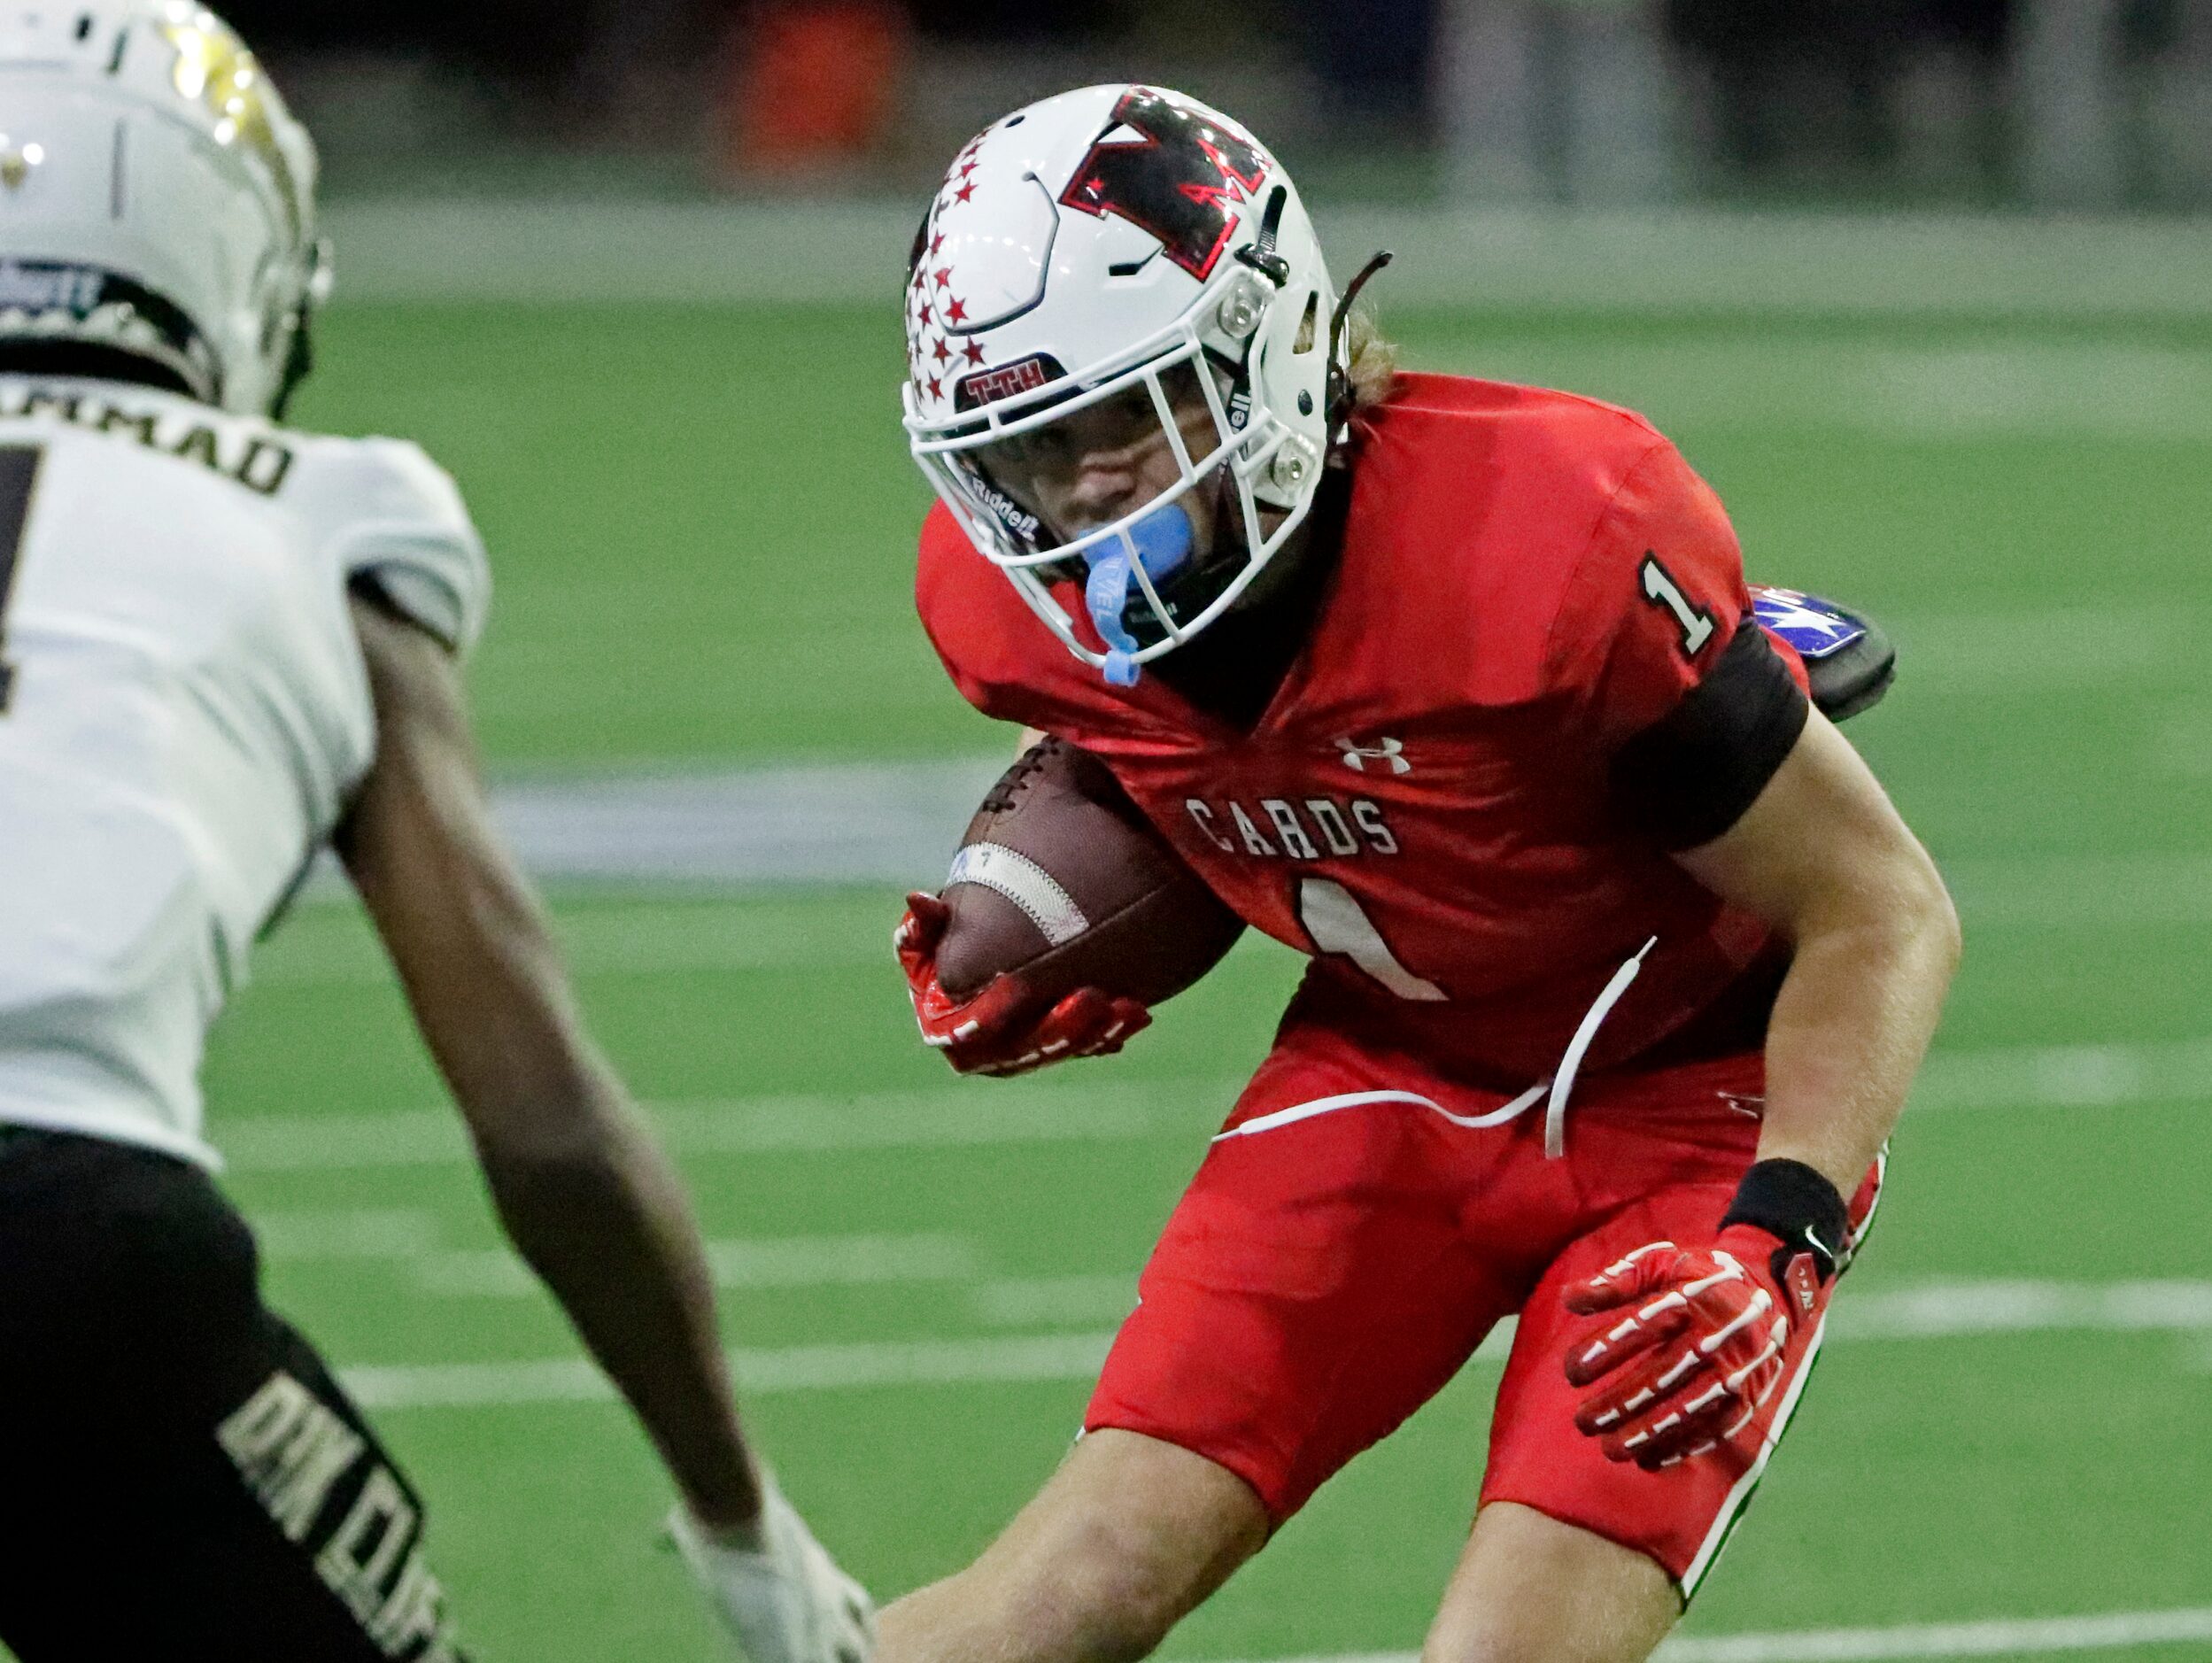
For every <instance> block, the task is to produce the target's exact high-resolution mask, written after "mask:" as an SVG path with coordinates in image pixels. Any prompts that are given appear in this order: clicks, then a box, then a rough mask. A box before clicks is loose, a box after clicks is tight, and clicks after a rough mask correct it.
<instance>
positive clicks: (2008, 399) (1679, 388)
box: [1436, 336, 2212, 442]
mask: <svg viewBox="0 0 2212 1663" xmlns="http://www.w3.org/2000/svg"><path fill="white" fill-rule="evenodd" d="M1465 352H1466V349H1465V348H1458V349H1456V350H1455V349H1453V348H1447V349H1446V350H1445V351H1444V352H1442V354H1441V356H1440V357H1439V358H1438V360H1437V364H1436V367H1438V368H1465V369H1472V370H1473V373H1475V374H1477V375H1489V376H1494V377H1498V378H1501V379H1504V380H1508V381H1526V382H1535V383H1538V384H1541V385H1544V386H1553V387H1565V388H1566V389H1568V390H1570V391H1575V392H1581V393H1592V394H1595V395H1597V397H1599V398H1605V399H1607V400H1609V401H1611V402H1613V403H1617V404H1625V405H1629V406H1633V407H1635V408H1636V409H1638V410H1641V411H1643V412H1644V414H1648V415H1649V416H1651V419H1652V420H1653V421H1655V422H1658V423H1659V425H1660V426H1661V427H1662V428H1664V429H1667V430H1668V431H1670V432H1672V431H1674V430H1675V429H1682V428H1698V429H1744V428H1756V429H1760V431H1771V430H1773V429H1776V428H1784V429H1790V428H1794V429H1815V430H1827V431H1834V430H1836V429H1845V430H1849V431H1854V432H1860V433H1868V434H1871V435H1874V436H1875V437H1881V438H1886V439H1891V440H1897V439H1906V440H1913V441H1926V440H1930V439H1935V440H1943V439H1961V438H1962V439H1978V438H2022V437H2024V438H2041V437H2053V436H2057V435H2067V436H2078V437H2084V438H2091V439H2131V438H2140V439H2150V440H2164V441H2168V442H2171V441H2175V440H2180V441H2184V442H2185V441H2186V440H2188V439H2190V438H2203V437H2212V353H2208V352H2204V351H2202V350H2200V349H2196V348H2191V347H2179V346H2164V345H2150V344H2123V343H2117V342H2112V341H2062V340H2052V339H2048V338H2046V339H2013V340H2006V341H1996V342H1987V343H1971V344H1959V343H1949V344H1934V345H1924V346H1916V345H1899V344H1893V343H1883V342H1879V341H1875V340H1871V339H1857V340H1852V339H1841V340H1839V339H1834V338H1829V339H1821V338H1797V339H1790V338H1774V337H1769V336H1758V337H1751V336H1746V337H1743V338H1740V339H1737V340H1735V341H1713V340H1706V341H1701V342H1699V343H1698V344H1697V345H1696V346H1695V347H1693V348H1685V346H1684V345H1683V344H1682V343H1681V342H1680V341H1646V342H1638V341H1624V340H1620V339H1617V338H1608V339H1605V340H1603V341H1601V342H1597V343H1595V344H1592V343H1588V342H1576V341H1574V340H1572V339H1562V338H1559V337H1558V336H1524V337H1522V338H1520V339H1518V340H1511V339H1498V338H1496V337H1489V336H1486V337H1484V338H1483V339H1481V342H1480V344H1479V346H1478V347H1477V348H1476V349H1475V352H1476V354H1477V356H1479V360H1480V361H1479V363H1477V362H1476V361H1475V360H1474V359H1473V358H1469V357H1464V356H1463V354H1464V353H1465Z"/></svg>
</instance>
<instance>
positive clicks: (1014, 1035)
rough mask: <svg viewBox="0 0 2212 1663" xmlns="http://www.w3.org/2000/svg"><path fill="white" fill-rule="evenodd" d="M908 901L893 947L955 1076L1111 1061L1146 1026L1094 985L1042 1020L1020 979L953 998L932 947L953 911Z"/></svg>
mask: <svg viewBox="0 0 2212 1663" xmlns="http://www.w3.org/2000/svg"><path fill="white" fill-rule="evenodd" d="M906 900H907V910H906V916H905V917H902V918H901V919H900V920H899V927H898V928H897V929H896V930H895V931H893V932H892V936H891V941H892V945H893V948H896V949H897V951H898V955H899V968H900V970H901V971H903V972H904V973H905V975H906V983H907V993H908V994H909V997H911V998H912V999H913V1001H914V1019H915V1021H916V1022H917V1023H918V1024H919V1025H920V1026H921V1030H922V1038H923V1040H924V1041H925V1042H926V1043H927V1044H929V1045H932V1046H933V1047H935V1048H937V1049H938V1050H940V1051H942V1052H943V1053H944V1054H945V1060H946V1061H947V1062H948V1063H950V1064H952V1065H953V1067H954V1069H955V1070H956V1071H958V1072H960V1073H963V1074H1025V1073H1027V1072H1028V1071H1030V1070H1031V1069H1033V1068H1042V1067H1044V1066H1045V1065H1046V1064H1048V1063H1060V1062H1065V1061H1066V1060H1067V1059H1068V1058H1070V1057H1076V1056H1111V1055H1112V1054H1113V1053H1114V1052H1116V1051H1118V1050H1119V1049H1121V1048H1122V1047H1123V1046H1124V1045H1125V1044H1126V1043H1127V1042H1128V1040H1129V1039H1130V1037H1131V1036H1132V1035H1133V1034H1136V1033H1140V1032H1141V1031H1142V1030H1143V1029H1144V1028H1146V1027H1147V1026H1149V1025H1150V1024H1151V1021H1152V1017H1151V1014H1150V1013H1149V1011H1147V1010H1146V1009H1145V1008H1144V1007H1143V1006H1142V1005H1141V1004H1139V1003H1138V1002H1136V1001H1135V1000H1133V999H1123V998H1118V997H1116V996H1114V995H1112V994H1104V993H1102V992H1100V991H1099V990H1098V989H1097V988H1095V987H1082V988H1078V989H1077V990H1076V991H1075V992H1074V993H1071V994H1068V995H1067V996H1066V997H1065V998H1063V999H1062V1000H1061V1001H1060V1002H1059V1003H1057V1004H1056V1005H1054V1006H1053V1007H1052V1008H1051V1009H1048V1010H1047V1011H1045V1012H1044V1013H1043V1014H1042V1015H1041V1016H1040V1015H1038V1014H1037V1009H1036V1005H1037V1002H1036V1000H1035V998H1034V997H1033V995H1032V994H1031V993H1030V990H1029V986H1028V985H1027V984H1026V983H1025V981H1024V980H1023V979H1022V978H1021V977H1020V976H1018V975H1007V974H1001V975H998V976H994V977H993V978H991V979H990V980H989V981H988V982H986V984H984V986H982V987H981V988H980V989H978V991H977V992H975V993H973V994H970V995H969V996H968V997H967V998H965V999H961V1000H955V998H954V997H953V996H952V995H951V994H948V993H947V992H946V991H945V989H944V987H943V986H941V985H940V983H939V982H938V979H937V944H938V942H939V941H940V940H941V939H942V938H943V936H944V933H945V925H946V924H947V921H948V920H949V919H950V918H951V917H952V910H951V909H950V908H948V907H947V906H946V904H945V903H944V902H943V901H940V900H939V899H938V898H937V897H936V896H935V895H929V894H923V893H914V894H910V895H909V896H908V897H907V898H906Z"/></svg>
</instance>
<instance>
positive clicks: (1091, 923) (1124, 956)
mask: <svg viewBox="0 0 2212 1663" xmlns="http://www.w3.org/2000/svg"><path fill="white" fill-rule="evenodd" d="M942 893H943V897H944V901H945V904H946V905H947V907H948V908H949V909H951V913H952V917H951V918H950V920H949V922H947V924H946V926H945V933H944V936H943V938H942V939H941V940H940V941H939V943H938V947H937V979H938V981H939V983H940V986H943V988H944V989H945V991H946V992H947V993H948V994H951V995H952V996H953V997H954V998H955V999H964V998H966V997H968V995H970V994H973V993H976V992H978V991H979V990H980V989H981V988H982V987H983V986H985V985H986V983H988V982H989V981H990V979H991V978H993V977H994V976H996V975H998V974H1000V973H1001V972H1002V971H1020V972H1021V973H1022V977H1023V979H1024V980H1025V982H1026V983H1027V984H1028V986H1029V988H1030V991H1031V994H1032V996H1033V1001H1034V1002H1036V1003H1037V1004H1038V1005H1040V1006H1050V1005H1052V1004H1054V1003H1056V1002H1058V1001H1059V1000H1061V999H1062V998H1064V997H1065V996H1066V995H1067V994H1071V993H1073V992H1074V991H1075V990H1076V989H1078V988H1079V987H1095V988H1098V989H1099V990H1100V991H1101V992H1103V993H1108V994H1119V995H1121V996H1123V997H1125V998H1129V999H1134V1000H1136V1001H1137V1002H1140V1003H1141V1004H1146V1005H1156V1004H1157V1003H1159V1002H1160V1001H1162V1000H1163V999H1168V998H1172V997H1173V996H1174V995H1175V994H1179V993H1181V992H1182V991H1183V989H1184V988H1186V987H1187V986H1190V985H1191V984H1192V983H1193V982H1195V981H1196V980H1197V979H1198V978H1200V977H1201V976H1203V975H1204V974H1205V973H1206V972H1207V971H1210V970H1211V969H1212V968H1213V967H1214V966H1215V965H1216V964H1218V963H1220V962H1221V959H1222V956H1223V955H1225V954H1226V953H1227V952H1228V950H1229V948H1230V947H1231V946H1232V945H1233V944H1234V942H1235V940H1236V939H1237V937H1238V936H1239V935H1240V934H1241V933H1242V932H1243V929H1244V923H1243V920H1241V918H1239V917H1237V916H1236V915H1235V914H1234V913H1233V912H1231V911H1230V910H1229V909H1227V908H1226V907H1225V906H1223V905H1222V904H1221V902H1220V901H1217V900H1216V899H1215V898H1214V895H1213V892H1212V891H1210V890H1209V889H1208V888H1207V887H1206V886H1205V885H1204V884H1203V883H1201V882H1200V881H1199V879H1198V878H1197V876H1196V874H1195V873H1194V872H1192V870H1190V868H1189V867H1187V866H1186V865H1184V864H1183V861H1182V857H1181V856H1179V855H1177V854H1176V853H1175V851H1174V849H1173V847H1172V846H1171V845H1170V844H1169V843H1168V841H1167V839H1164V838H1163V837H1162V836H1161V835H1160V834H1159V833H1158V832H1156V831H1155V830H1154V829H1153V827H1152V824H1151V823H1150V822H1149V821H1148V820H1147V819H1146V818H1145V817H1144V814H1143V811H1142V810H1141V809H1140V808H1138V807H1137V805H1136V804H1135V803H1133V802H1132V801H1130V800H1129V797H1128V794H1127V793H1125V792H1124V791H1123V790H1122V788H1121V786H1120V785H1119V784H1118V782H1117V781H1116V780H1115V778H1114V777H1113V774H1112V772H1111V771H1110V770H1109V769H1108V768H1107V767H1106V765H1105V764H1104V763H1103V762H1100V761H1099V760H1098V759H1097V758H1096V757H1094V756H1093V755H1091V754H1089V753H1088V752H1086V751H1084V750H1081V749H1079V747H1077V746H1072V745H1070V744H1067V743H1066V742H1065V741H1063V740H1061V739H1041V740H1040V741H1039V742H1038V743H1037V744H1036V745H1034V746H1031V747H1030V749H1029V750H1028V751H1026V752H1025V753H1024V754H1023V755H1022V758H1021V760H1020V761H1019V762H1016V763H1015V764H1014V766H1013V767H1011V768H1009V769H1008V770H1006V772H1005V773H1004V774H1003V775H1002V776H1001V777H1000V778H999V782H998V784H997V785H994V786H992V787H991V790H990V793H989V794H988V795H986V797H985V798H984V800H983V803H982V806H981V807H980V808H978V809H977V810H976V814H975V818H974V819H972V820H971V821H970V822H969V823H968V832H967V835H966V836H965V837H963V839H961V848H960V853H959V855H957V856H955V859H954V861H953V870H952V876H951V878H949V879H948V880H947V883H946V886H945V888H944V890H943V892H942Z"/></svg>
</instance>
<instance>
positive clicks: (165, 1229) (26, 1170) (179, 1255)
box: [0, 1125, 460, 1663]
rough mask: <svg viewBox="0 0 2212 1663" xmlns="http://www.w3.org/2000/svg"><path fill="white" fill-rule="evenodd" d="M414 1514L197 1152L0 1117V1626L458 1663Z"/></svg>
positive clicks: (128, 1649) (41, 1657) (22, 1653)
mask: <svg viewBox="0 0 2212 1663" xmlns="http://www.w3.org/2000/svg"><path fill="white" fill-rule="evenodd" d="M421 1535H422V1505H421V1504H420V1503H419V1502H418V1501H417V1499H416V1497H415V1495H414V1491H413V1490H412V1489H410V1488H409V1487H408V1485H407V1482H406V1480H405V1479H404V1478H402V1477H401V1476H400V1474H399V1473H398V1470H397V1469H396V1468H395V1467H394V1466H392V1463H391V1458H389V1457H388V1456H387V1455H386V1454H385V1453H384V1450H383V1448H382V1446H381V1445H380V1444H379V1443H377V1441H376V1437H375V1434H374V1433H372V1432H371V1431H370V1430H369V1428H368V1427H367V1423H366V1422H364V1421H363V1420H362V1419H361V1416H360V1412H358V1411H357V1410H356V1409H355V1408H354V1407H353V1405H352V1404H351V1403H349V1402H348V1401H347V1400H346V1397H345V1395H344V1392H342V1391H341V1390H340V1389H339V1388H338V1384H337V1382H336V1381H335V1380H333V1379H332V1378H331V1375H330V1371H329V1369H328V1368H327V1367H325V1366H324V1365H323V1363H322V1360H321V1358H320V1357H317V1356H316V1355H315V1353H314V1350H313V1348H312V1347H310V1346H309V1345H308V1343H307V1342H306V1341H305V1340H304V1339H302V1338H301V1337H300V1336H299V1334H298V1333H296V1332H295V1331H294V1330H293V1329H292V1328H291V1327H290V1325H288V1324H287V1323H286V1322H284V1320H283V1319H282V1318H280V1317H278V1316H277V1315H276V1314H275V1312H273V1311H270V1310H269V1309H268V1308H267V1306H265V1305H264V1304H263V1303H261V1296H260V1286H259V1257H258V1256H257V1253H256V1250H255V1248H254V1242H253V1237H252V1234H251V1232H250V1231H249V1230H248V1229H247V1228H246V1226H245V1223H244V1220H243V1219H241V1218H239V1216H238V1214H237V1213H236V1211H235V1210H233V1209H232V1207H231V1206H230V1204H229V1203H228V1202H227V1201H225V1200H224V1199H223V1197H222V1195H221V1194H220V1192H219V1191H218V1190H217V1189H216V1187H215V1186H214V1185H213V1182H212V1181H210V1180H209V1179H208V1177H207V1175H206V1174H205V1172H201V1171H200V1170H199V1169H198V1168H197V1167H196V1166H193V1165H190V1164H188V1163H186V1162H183V1161H180V1160H173V1159H171V1158H170V1157H168V1156H163V1155H159V1154H155V1153H152V1152H151V1151H149V1150H144V1149H134V1148H131V1147H129V1146H127V1145H123V1144H119V1143H112V1142H105V1141H100V1140H98V1139H94V1138H84V1137H77V1136H73V1135H69V1134H65V1133H49V1132H38V1131H30V1130H26V1129H22V1128H18V1127H10V1126H5V1125H0V1640H4V1641H5V1642H6V1644H8V1645H9V1646H10V1647H11V1648H12V1650H13V1651H15V1653H16V1655H17V1656H18V1657H19V1659H21V1663H55V1660H57V1659H61V1660H66V1663H98V1660H102V1659H118V1660H119V1663H120V1660H122V1659H131V1660H133V1663H136V1660H138V1659H143V1663H202V1660H203V1659H205V1663H218V1660H219V1659H220V1663H279V1660H280V1659H281V1660H282V1663H322V1660H323V1659H332V1660H333V1663H369V1660H370V1659H413V1660H414V1663H456V1660H457V1659H460V1652H459V1651H457V1650H456V1649H455V1647H454V1644H453V1641H452V1634H451V1630H450V1628H448V1626H447V1625H446V1623H445V1619H444V1616H443V1605H442V1598H441V1595H440V1590H439V1589H438V1585H437V1582H436V1581H435V1580H434V1579H433V1578H432V1577H431V1575H430V1573H429V1568H428V1566H427V1565H426V1564H425V1562H424V1559H423V1558H422V1551H421V1546H420V1539H421Z"/></svg>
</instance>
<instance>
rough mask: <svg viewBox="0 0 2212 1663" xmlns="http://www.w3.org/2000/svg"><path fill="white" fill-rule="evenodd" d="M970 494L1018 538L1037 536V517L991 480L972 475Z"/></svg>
mask: <svg viewBox="0 0 2212 1663" xmlns="http://www.w3.org/2000/svg"><path fill="white" fill-rule="evenodd" d="M968 494H969V495H970V496H971V497H973V498H974V499H976V500H977V501H978V502H979V503H981V504H982V505H983V507H984V508H985V510H986V512H988V513H989V514H990V515H991V517H992V518H993V519H994V520H996V521H997V522H999V523H1000V524H1001V525H1002V526H1004V527H1005V528H1006V529H1007V530H1009V531H1011V532H1012V533H1013V534H1014V535H1015V536H1016V537H1020V538H1033V537H1035V536H1036V535H1037V516H1036V515H1035V514H1032V513H1030V512H1029V511H1028V510H1027V509H1025V508H1024V507H1022V506H1021V505H1020V504H1019V503H1017V502H1016V501H1015V500H1014V499H1013V498H1011V497H1009V496H1008V495H1007V494H1006V493H1005V492H1004V491H1001V490H1000V489H999V488H998V487H997V486H996V485H994V484H993V483H991V482H990V481H989V480H987V479H982V478H978V477H976V476H973V475H971V476H970V477H969V480H968Z"/></svg>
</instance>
